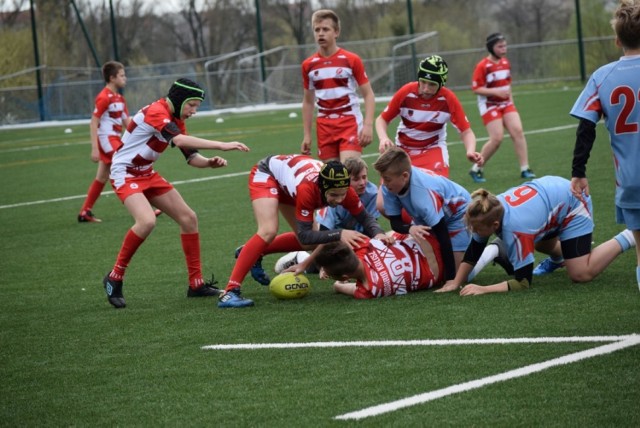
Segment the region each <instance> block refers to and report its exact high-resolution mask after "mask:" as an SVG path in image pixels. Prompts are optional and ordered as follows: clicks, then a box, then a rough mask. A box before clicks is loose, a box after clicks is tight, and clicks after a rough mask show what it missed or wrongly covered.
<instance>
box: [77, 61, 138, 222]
mask: <svg viewBox="0 0 640 428" xmlns="http://www.w3.org/2000/svg"><path fill="white" fill-rule="evenodd" d="M102 77H103V78H104V81H105V83H106V84H105V86H104V88H103V89H102V90H101V91H100V92H99V93H98V95H97V96H96V99H95V107H94V109H93V114H92V115H91V122H90V124H89V130H90V134H91V161H92V162H97V163H98V171H97V172H96V177H95V179H94V180H93V182H92V183H91V186H89V190H87V197H86V198H85V200H84V203H83V204H82V208H81V209H80V214H78V222H80V223H99V222H100V221H101V220H100V219H98V218H96V217H95V216H94V215H93V212H92V211H91V210H92V208H93V204H95V203H96V201H97V200H98V198H99V197H100V193H102V189H104V185H105V183H106V182H107V179H108V178H109V168H110V167H111V157H112V156H113V153H114V152H115V151H116V150H117V149H118V148H119V147H120V146H121V145H122V140H121V138H120V137H121V134H122V130H123V129H125V128H126V127H127V125H128V124H129V121H130V120H131V118H130V117H129V111H128V110H127V103H126V101H125V99H124V96H122V94H120V91H121V90H122V89H123V88H124V87H125V86H126V84H127V76H126V74H125V71H124V65H122V64H121V63H119V62H117V61H109V62H106V63H104V65H103V66H102Z"/></svg>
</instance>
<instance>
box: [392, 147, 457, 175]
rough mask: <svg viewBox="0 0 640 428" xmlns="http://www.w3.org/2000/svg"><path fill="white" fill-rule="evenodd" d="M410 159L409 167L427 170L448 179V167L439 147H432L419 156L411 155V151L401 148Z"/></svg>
mask: <svg viewBox="0 0 640 428" xmlns="http://www.w3.org/2000/svg"><path fill="white" fill-rule="evenodd" d="M402 149H403V150H404V151H405V152H407V154H408V155H409V157H410V158H411V165H413V166H416V167H418V168H423V169H428V170H430V171H433V172H435V173H436V174H438V175H440V176H442V177H447V178H449V165H448V163H447V161H446V160H445V157H444V153H443V150H442V148H441V147H438V146H436V147H434V148H432V149H429V150H425V151H423V152H422V153H420V154H412V153H411V150H407V149H405V148H404V147H403V148H402Z"/></svg>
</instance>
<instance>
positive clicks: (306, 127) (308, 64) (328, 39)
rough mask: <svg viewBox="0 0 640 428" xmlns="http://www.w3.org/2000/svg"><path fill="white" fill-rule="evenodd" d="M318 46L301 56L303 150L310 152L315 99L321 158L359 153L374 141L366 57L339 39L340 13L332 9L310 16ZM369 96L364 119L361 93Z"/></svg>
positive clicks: (370, 90) (366, 96)
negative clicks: (311, 52) (363, 59)
mask: <svg viewBox="0 0 640 428" xmlns="http://www.w3.org/2000/svg"><path fill="white" fill-rule="evenodd" d="M311 26H312V28H313V35H314V38H315V41H316V43H317V45H318V51H317V52H316V53H314V54H313V55H312V56H310V57H309V58H307V59H305V60H304V61H303V62H302V81H303V86H304V96H303V100H302V123H303V131H304V136H303V138H302V144H301V147H300V151H301V153H302V154H305V155H310V154H311V128H312V121H313V110H314V103H315V105H317V107H318V116H317V118H316V137H317V140H318V158H319V159H321V160H322V161H324V162H328V161H331V160H339V161H341V162H344V161H345V160H346V159H348V158H352V157H360V155H361V153H362V148H363V147H366V146H368V145H369V144H371V141H372V138H373V119H374V114H375V107H376V105H375V97H374V94H373V89H372V88H371V83H369V78H368V77H367V73H366V72H365V69H364V64H363V63H362V59H360V57H359V56H358V55H356V54H355V53H353V52H349V51H347V50H345V49H342V48H340V47H339V46H338V45H337V40H338V36H339V35H340V19H339V18H338V15H336V13H335V12H333V11H332V10H328V9H322V10H318V11H316V12H315V13H314V14H313V16H312V17H311ZM356 90H359V91H360V94H361V95H362V98H363V99H364V110H365V115H364V120H363V117H362V112H361V111H360V102H359V99H358V93H357V92H356Z"/></svg>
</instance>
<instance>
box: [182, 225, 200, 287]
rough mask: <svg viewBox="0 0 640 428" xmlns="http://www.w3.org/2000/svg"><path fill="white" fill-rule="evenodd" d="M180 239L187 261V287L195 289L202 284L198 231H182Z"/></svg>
mask: <svg viewBox="0 0 640 428" xmlns="http://www.w3.org/2000/svg"><path fill="white" fill-rule="evenodd" d="M180 239H181V240H182V251H183V252H184V257H185V260H186V261H187V272H188V273H189V287H191V288H192V289H194V290H197V289H198V288H200V287H202V284H204V280H203V279H202V265H201V263H200V234H199V233H198V232H196V233H183V234H181V235H180Z"/></svg>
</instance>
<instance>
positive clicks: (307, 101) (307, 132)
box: [300, 89, 316, 155]
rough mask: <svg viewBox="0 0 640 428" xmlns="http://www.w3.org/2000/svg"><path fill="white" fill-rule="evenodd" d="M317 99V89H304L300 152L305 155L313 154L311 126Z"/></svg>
mask: <svg viewBox="0 0 640 428" xmlns="http://www.w3.org/2000/svg"><path fill="white" fill-rule="evenodd" d="M315 99H316V95H315V91H312V90H309V89H305V90H304V94H303V96H302V144H301V146H300V153H302V154H303V155H310V154H311V128H312V124H313V110H314V101H315Z"/></svg>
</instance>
